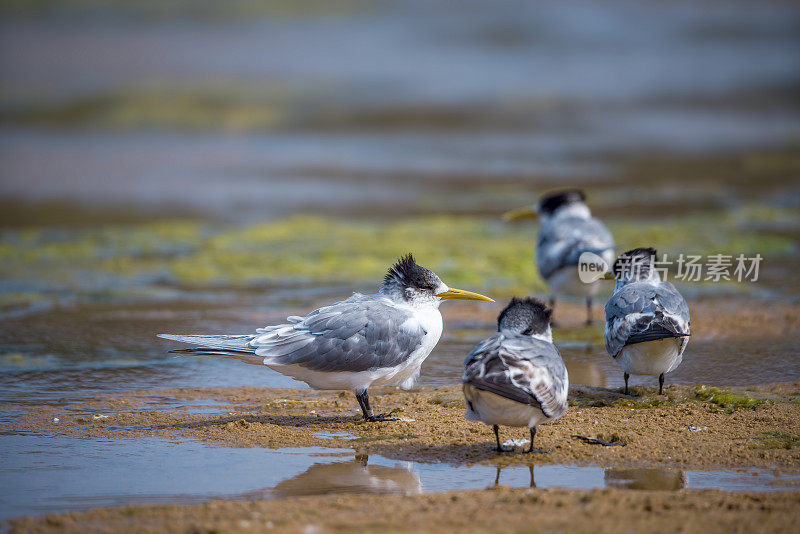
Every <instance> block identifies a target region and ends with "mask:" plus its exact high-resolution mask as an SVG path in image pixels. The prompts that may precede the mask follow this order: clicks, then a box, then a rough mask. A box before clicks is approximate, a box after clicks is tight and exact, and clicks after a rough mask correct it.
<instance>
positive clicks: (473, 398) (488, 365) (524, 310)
mask: <svg viewBox="0 0 800 534" xmlns="http://www.w3.org/2000/svg"><path fill="white" fill-rule="evenodd" d="M551 315H552V310H551V309H549V308H548V307H547V306H545V305H544V303H542V302H541V301H539V300H536V299H531V298H526V299H517V298H514V299H512V300H511V302H510V303H509V304H508V306H506V308H505V309H504V310H503V311H502V312H501V313H500V316H499V317H498V320H497V323H498V324H497V330H498V331H497V333H496V334H494V335H493V336H491V337H488V338H486V339H484V340H483V341H481V342H480V343H478V345H477V346H476V347H475V348H474V349H473V350H472V352H471V353H470V354H469V356H467V359H466V361H465V363H464V365H465V366H466V370H465V371H464V377H463V383H464V386H463V389H464V397H465V398H466V399H467V419H469V420H471V421H483V422H484V423H486V424H487V425H492V428H493V430H494V436H495V441H496V442H497V451H498V452H506V449H504V448H503V446H502V445H500V433H499V428H498V426H499V425H506V426H516V427H519V426H526V427H528V428H529V429H530V433H531V446H530V448H529V449H528V450H527V452H534V448H533V441H534V438H535V436H536V431H537V427H538V425H539V424H541V423H544V422H546V421H550V420H553V419H558V418H559V417H561V416H562V415H564V413H565V412H566V411H567V391H568V390H569V378H568V375H567V368H566V366H565V365H564V360H562V359H561V354H560V353H559V352H558V349H556V347H555V345H553V335H552V331H551V329H550V316H551ZM535 452H544V451H542V450H541V449H537V450H536V451H535ZM548 452H549V451H548Z"/></svg>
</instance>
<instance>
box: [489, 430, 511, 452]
mask: <svg viewBox="0 0 800 534" xmlns="http://www.w3.org/2000/svg"><path fill="white" fill-rule="evenodd" d="M492 429H493V430H494V441H495V442H496V443H497V447H496V448H495V450H496V451H497V452H508V451H507V450H506V449H504V448H503V446H502V445H500V427H499V426H497V425H492Z"/></svg>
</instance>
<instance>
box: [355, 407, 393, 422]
mask: <svg viewBox="0 0 800 534" xmlns="http://www.w3.org/2000/svg"><path fill="white" fill-rule="evenodd" d="M392 414H394V410H392V411H391V412H387V413H379V414H378V415H372V414H370V415H367V416H364V420H365V421H367V422H368V423H377V422H384V421H399V420H400V419H398V418H397V417H392Z"/></svg>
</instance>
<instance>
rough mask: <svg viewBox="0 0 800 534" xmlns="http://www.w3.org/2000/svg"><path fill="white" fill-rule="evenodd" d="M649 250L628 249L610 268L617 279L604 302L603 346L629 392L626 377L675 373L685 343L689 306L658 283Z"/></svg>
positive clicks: (666, 284)
mask: <svg viewBox="0 0 800 534" xmlns="http://www.w3.org/2000/svg"><path fill="white" fill-rule="evenodd" d="M655 257H656V251H655V250H654V249H650V248H645V249H634V250H630V251H628V252H626V253H624V254H622V255H620V257H619V258H618V259H617V261H616V262H615V263H614V269H613V270H614V276H615V278H616V280H617V282H616V285H615V288H614V294H613V296H612V297H611V299H609V301H608V302H607V303H606V328H605V342H606V350H607V351H608V353H609V354H610V355H611V356H612V357H613V358H614V359H615V360H616V361H617V363H619V364H620V366H621V367H622V370H623V372H624V377H625V392H626V393H627V392H628V375H631V374H642V375H659V393H661V392H662V388H663V383H664V373H668V372H670V371H672V370H674V369H675V368H676V367H678V365H680V363H681V361H682V359H683V351H684V350H685V349H686V345H687V344H688V343H689V335H690V334H691V324H690V317H689V307H688V306H687V304H686V300H684V298H683V296H682V295H681V294H680V293H679V292H678V290H677V289H675V286H673V285H672V284H670V283H669V282H665V281H662V280H661V277H660V276H659V274H658V271H657V270H656V269H655V268H654V266H653V265H652V259H653V258H655Z"/></svg>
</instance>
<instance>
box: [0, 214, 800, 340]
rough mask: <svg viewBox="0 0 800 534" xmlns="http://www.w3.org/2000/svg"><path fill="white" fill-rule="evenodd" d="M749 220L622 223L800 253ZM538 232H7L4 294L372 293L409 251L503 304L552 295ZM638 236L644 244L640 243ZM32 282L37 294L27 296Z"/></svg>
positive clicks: (664, 240) (670, 246)
mask: <svg viewBox="0 0 800 534" xmlns="http://www.w3.org/2000/svg"><path fill="white" fill-rule="evenodd" d="M746 213H747V214H748V215H747V217H748V220H749V221H752V220H755V219H758V218H759V217H761V215H759V214H760V213H762V212H761V211H760V210H758V209H756V208H752V207H751V208H748V210H747V211H746ZM770 217H771V218H772V219H776V220H779V221H787V220H791V218H792V214H791V213H788V212H787V213H784V214H783V215H780V214H779V215H777V216H773V215H768V213H767V212H764V217H763V218H765V219H766V218H770ZM737 218H741V214H739V215H737V214H736V213H734V214H733V215H725V216H722V217H720V218H718V219H713V218H707V217H704V218H687V219H686V220H685V221H675V222H674V223H670V224H665V223H664V222H662V221H655V222H646V223H638V224H634V223H616V224H611V225H610V226H611V229H612V232H613V233H614V234H615V236H617V240H618V243H620V245H621V246H622V247H624V246H628V245H630V246H633V245H635V244H642V243H647V244H649V245H652V246H655V247H657V248H659V251H661V252H672V251H675V252H683V253H690V252H691V253H702V252H703V251H707V252H712V251H713V252H715V253H716V252H719V253H726V252H730V253H734V252H739V253H744V254H754V253H760V254H762V256H763V257H765V258H766V257H769V258H774V257H776V256H780V255H784V254H791V253H792V252H793V251H794V248H795V247H796V245H795V243H794V242H793V241H792V240H791V239H789V238H788V237H784V236H781V235H772V234H761V233H752V232H749V231H747V230H743V229H742V227H741V226H739V225H737V224H734V223H733V221H734V220H735V219H737ZM759 220H761V219H759ZM700 222H702V224H703V225H704V226H708V227H714V230H713V231H711V233H712V234H713V235H714V237H713V238H709V237H708V236H707V235H706V234H705V233H704V232H698V231H693V230H692V228H694V225H695V224H700ZM534 232H535V228H533V227H530V226H526V225H507V224H504V223H503V222H502V221H499V220H497V219H494V218H482V217H471V216H429V217H415V218H410V219H405V220H401V221H376V222H363V221H349V220H342V219H337V218H327V217H316V216H305V215H298V216H293V217H289V218H287V219H282V220H278V221H273V222H266V223H257V224H249V225H242V226H223V225H219V224H217V225H214V224H211V223H202V222H198V221H192V220H161V221H153V222H146V223H140V224H116V225H99V226H92V227H78V228H54V227H38V228H23V229H6V230H4V231H2V232H0V277H2V278H3V279H5V280H14V281H15V284H16V287H15V289H14V290H13V291H9V292H7V293H5V294H4V295H3V298H2V300H0V306H3V307H8V306H11V307H13V306H14V305H17V304H19V305H25V304H31V303H35V302H40V301H42V300H46V299H48V298H50V297H49V295H48V292H53V291H58V292H63V291H67V292H72V293H75V294H85V295H89V294H90V293H91V294H93V295H101V296H104V297H103V298H114V297H115V295H117V296H125V295H130V294H132V293H135V292H136V291H135V288H136V287H139V288H140V289H142V290H143V291H144V293H143V294H144V295H145V296H146V295H147V294H148V291H147V289H146V288H147V286H148V285H151V286H152V285H153V284H161V285H163V284H168V285H173V286H184V287H199V288H204V287H241V288H248V287H253V286H261V285H264V284H279V283H285V282H287V281H289V282H295V283H301V284H306V283H311V284H314V285H326V284H348V285H349V286H351V287H354V288H355V287H364V286H366V285H367V284H372V285H377V283H378V281H379V280H380V279H381V278H382V276H383V274H384V273H385V272H386V269H387V267H388V266H389V265H390V264H391V263H393V262H394V261H395V260H396V258H398V257H399V256H400V255H402V254H405V253H407V252H413V253H414V254H415V256H416V258H417V260H418V261H419V262H420V263H421V264H422V265H425V266H427V267H429V268H431V269H433V270H434V271H435V272H436V273H437V274H439V275H440V276H441V278H442V279H443V280H444V281H445V283H447V284H449V285H452V286H455V287H463V288H466V289H472V290H477V291H482V292H485V293H488V294H489V295H490V296H493V297H496V298H505V297H508V296H510V295H514V294H516V295H527V294H542V293H545V292H546V291H547V288H546V285H545V284H544V282H543V281H542V279H541V278H540V277H539V275H538V272H537V269H536V267H535V262H534V250H533V249H534V247H533V235H534ZM634 235H635V236H639V237H638V238H637V240H636V241H635V242H634V239H633V236H634ZM625 240H630V243H628V242H626V241H625ZM26 280H27V281H28V282H29V284H30V286H31V287H35V288H36V289H32V288H31V287H26V286H25V283H24V282H25V281H26ZM701 283H702V282H701ZM42 286H44V289H42ZM609 287H610V285H609ZM564 335H565V336H567V337H565V338H563V339H562V341H580V342H587V343H591V344H593V345H598V346H599V345H602V334H601V332H600V330H599V329H596V328H585V329H580V330H576V331H574V332H566V333H564Z"/></svg>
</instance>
